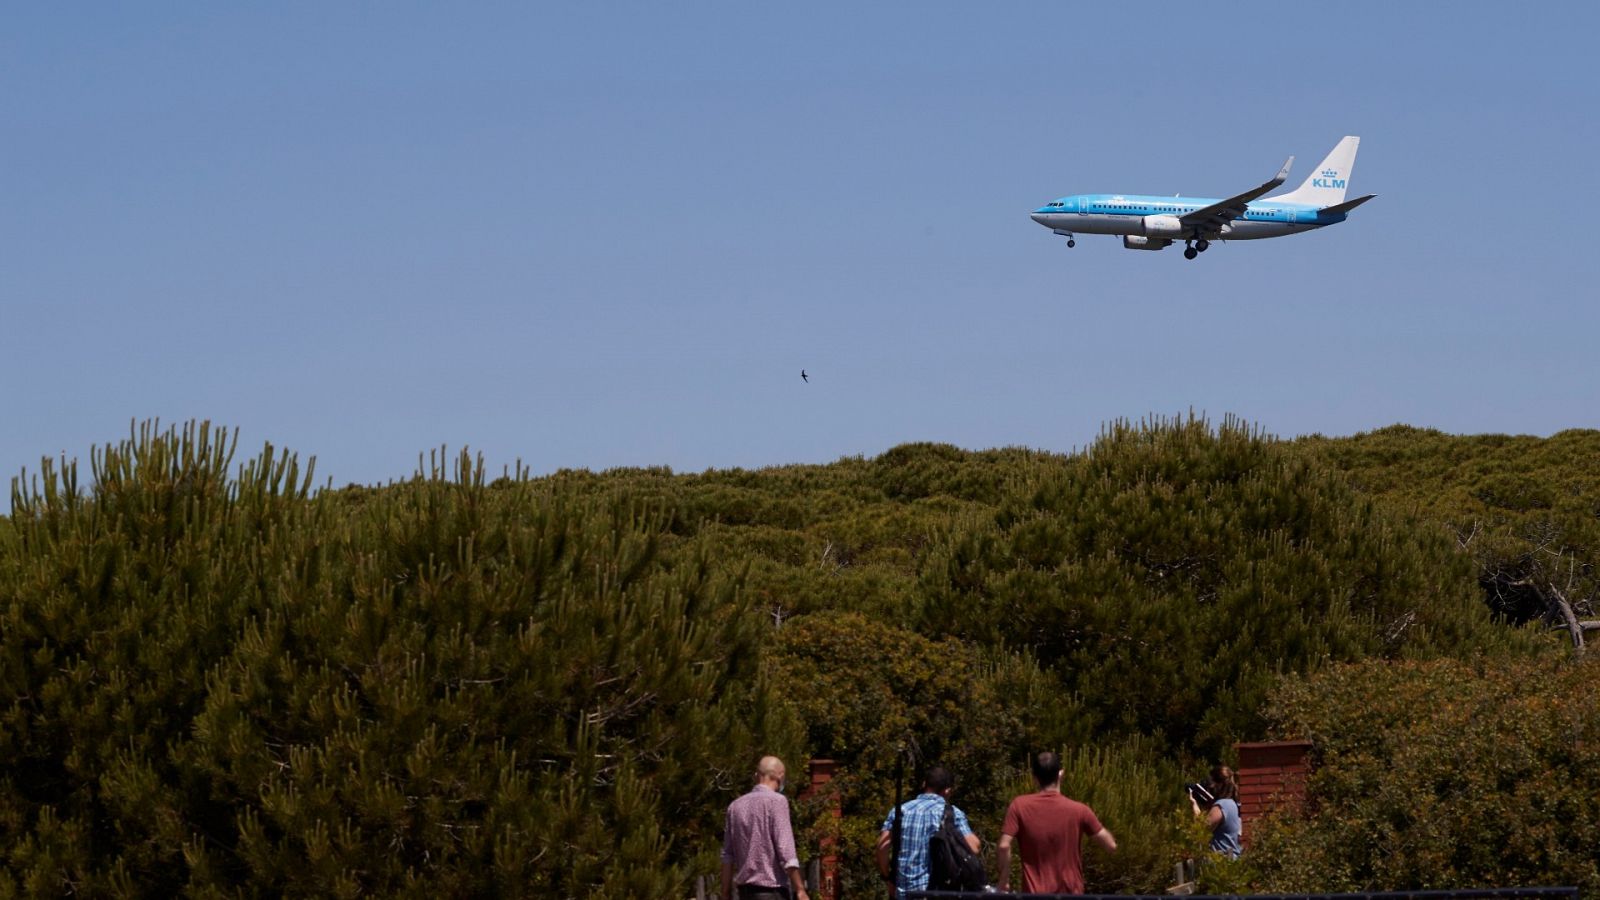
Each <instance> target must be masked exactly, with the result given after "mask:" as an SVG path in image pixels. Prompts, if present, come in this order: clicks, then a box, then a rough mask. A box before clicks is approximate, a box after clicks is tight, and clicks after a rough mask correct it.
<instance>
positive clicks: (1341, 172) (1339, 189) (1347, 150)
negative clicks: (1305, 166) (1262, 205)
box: [1267, 135, 1361, 207]
mask: <svg viewBox="0 0 1600 900" xmlns="http://www.w3.org/2000/svg"><path fill="white" fill-rule="evenodd" d="M1360 145H1361V138H1359V137H1356V136H1355V135H1350V136H1348V137H1346V138H1345V139H1344V140H1342V141H1340V142H1339V143H1338V145H1337V146H1335V147H1334V148H1333V152H1332V153H1329V154H1328V158H1327V159H1324V160H1323V161H1322V163H1321V164H1320V165H1318V166H1317V167H1316V168H1315V169H1313V170H1312V171H1311V176H1310V177H1309V178H1307V179H1306V180H1305V181H1304V182H1302V183H1301V185H1300V186H1299V187H1297V188H1295V189H1294V190H1292V191H1290V192H1289V193H1287V194H1279V195H1278V196H1276V197H1268V198H1267V199H1268V200H1277V201H1279V202H1282V203H1305V204H1309V205H1311V206H1323V207H1326V206H1336V205H1338V204H1340V203H1343V202H1344V191H1345V185H1347V184H1349V183H1350V172H1351V170H1353V169H1354V168H1355V166H1356V148H1357V147H1359V146H1360Z"/></svg>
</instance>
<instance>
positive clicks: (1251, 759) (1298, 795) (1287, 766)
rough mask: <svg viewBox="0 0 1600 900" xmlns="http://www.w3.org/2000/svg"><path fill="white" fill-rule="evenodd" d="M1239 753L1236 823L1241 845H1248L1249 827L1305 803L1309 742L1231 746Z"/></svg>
mask: <svg viewBox="0 0 1600 900" xmlns="http://www.w3.org/2000/svg"><path fill="white" fill-rule="evenodd" d="M1233 749H1235V750H1237V751H1239V770H1238V772H1236V773H1235V777H1236V778H1237V780H1238V782H1239V819H1240V821H1241V823H1242V825H1243V828H1244V835H1243V839H1244V843H1245V844H1246V845H1248V844H1249V843H1250V823H1251V821H1253V820H1257V819H1260V818H1261V817H1262V816H1266V815H1268V814H1270V813H1272V812H1275V811H1276V810H1279V809H1283V808H1284V807H1287V806H1298V805H1299V804H1301V803H1304V802H1305V799H1306V776H1308V775H1310V774H1311V742H1310V741H1271V742H1267V743H1259V744H1234V745H1233Z"/></svg>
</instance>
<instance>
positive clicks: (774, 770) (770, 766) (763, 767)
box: [756, 756, 787, 791]
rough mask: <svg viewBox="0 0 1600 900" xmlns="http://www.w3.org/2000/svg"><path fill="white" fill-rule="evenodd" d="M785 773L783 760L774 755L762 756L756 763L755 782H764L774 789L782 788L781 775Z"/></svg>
mask: <svg viewBox="0 0 1600 900" xmlns="http://www.w3.org/2000/svg"><path fill="white" fill-rule="evenodd" d="M785 774H787V773H786V771H785V769H784V768H783V760H781V759H779V758H777V757H776V756H763V757H761V762H759V763H756V784H764V785H766V786H767V787H769V788H772V789H773V790H775V791H780V790H783V777H784V775H785Z"/></svg>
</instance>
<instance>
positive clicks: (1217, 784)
mask: <svg viewBox="0 0 1600 900" xmlns="http://www.w3.org/2000/svg"><path fill="white" fill-rule="evenodd" d="M1209 787H1210V788H1211V795H1212V796H1214V797H1216V798H1217V799H1218V800H1238V799H1239V784H1238V782H1236V781H1234V779H1233V770H1232V769H1230V768H1228V767H1227V766H1213V767H1212V769H1211V784H1210V785H1209Z"/></svg>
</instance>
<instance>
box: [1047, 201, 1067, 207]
mask: <svg viewBox="0 0 1600 900" xmlns="http://www.w3.org/2000/svg"><path fill="white" fill-rule="evenodd" d="M1050 205H1051V206H1065V205H1066V204H1064V203H1062V202H1061V201H1060V200H1057V201H1055V202H1054V203H1051V204H1050Z"/></svg>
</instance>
